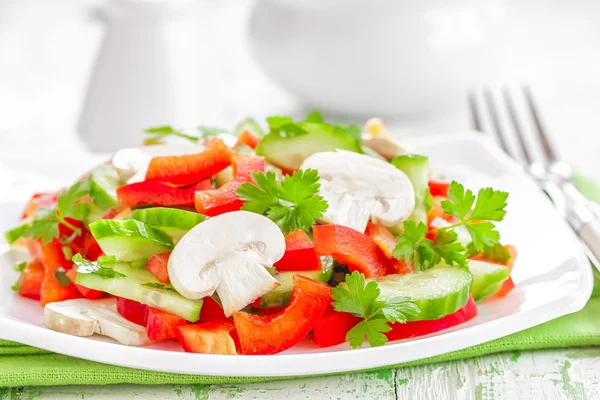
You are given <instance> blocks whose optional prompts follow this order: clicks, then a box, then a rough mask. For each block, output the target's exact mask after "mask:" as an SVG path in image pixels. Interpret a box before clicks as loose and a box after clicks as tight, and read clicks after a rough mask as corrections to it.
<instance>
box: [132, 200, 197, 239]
mask: <svg viewBox="0 0 600 400" xmlns="http://www.w3.org/2000/svg"><path fill="white" fill-rule="evenodd" d="M206 218H207V217H206V216H204V215H202V214H198V213H196V212H192V211H186V210H181V209H178V208H168V207H151V208H142V209H139V210H135V211H134V212H133V213H132V214H131V215H130V216H129V217H127V219H134V220H136V221H140V222H143V223H144V224H146V225H148V226H151V227H153V228H156V229H159V230H161V231H163V232H164V233H166V234H167V235H168V236H170V237H171V238H172V239H174V240H180V239H181V238H182V237H183V235H185V234H186V233H187V232H188V231H189V230H190V229H192V228H193V227H195V226H196V225H198V224H199V223H200V222H203V221H204V220H206Z"/></svg>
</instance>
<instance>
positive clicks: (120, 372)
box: [0, 180, 600, 387]
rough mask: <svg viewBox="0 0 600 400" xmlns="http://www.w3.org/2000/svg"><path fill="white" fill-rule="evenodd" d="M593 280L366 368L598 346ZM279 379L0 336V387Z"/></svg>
mask: <svg viewBox="0 0 600 400" xmlns="http://www.w3.org/2000/svg"><path fill="white" fill-rule="evenodd" d="M578 184H579V185H580V189H581V190H582V192H584V193H585V194H587V195H588V196H590V198H592V199H595V200H596V199H600V191H598V189H597V188H596V186H595V185H594V184H593V183H591V182H590V181H587V180H580V181H578ZM594 280H595V285H594V292H593V293H592V297H591V299H590V300H589V301H588V303H587V305H586V306H585V308H584V309H583V310H581V311H579V312H577V313H574V314H570V315H566V316H564V317H560V318H557V319H555V320H553V321H549V322H546V323H545V324H542V325H538V326H536V327H533V328H530V329H527V330H525V331H522V332H518V333H515V334H513V335H510V336H506V337H503V338H501V339H497V340H494V341H491V342H488V343H483V344H480V345H478V346H474V347H470V348H468V349H464V350H459V351H455V352H453V353H448V354H442V355H440V356H437V357H431V358H427V359H423V360H417V361H412V362H409V363H403V364H397V365H391V366H386V367H380V368H373V369H370V370H368V371H373V370H384V369H389V368H398V367H405V366H411V365H419V364H427V363H433V362H440V361H452V360H458V359H464V358H470V357H477V356H481V355H486V354H493V353H500V352H505V351H515V350H537V349H549V348H563V347H574V346H600V321H599V320H598V316H599V315H600V274H599V273H597V271H596V270H594ZM0 329H2V327H0ZM365 371H367V370H365ZM331 375H335V374H331ZM295 378H298V377H295ZM282 379H291V377H220V376H205V375H184V374H170V373H163V372H153V371H143V370H138V369H132V368H125V367H116V366H112V365H107V364H100V363H96V362H93V361H86V360H80V359H77V358H73V357H68V356H63V355H60V354H54V353H50V352H48V351H45V350H41V349H36V348H34V347H29V346H24V345H21V344H19V343H14V342H9V341H3V340H0V387H13V386H46V385H108V384H118V383H134V384H145V385H160V384H219V383H241V382H264V381H269V380H282Z"/></svg>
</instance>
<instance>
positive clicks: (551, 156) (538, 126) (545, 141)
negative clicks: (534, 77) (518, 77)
mask: <svg viewBox="0 0 600 400" xmlns="http://www.w3.org/2000/svg"><path fill="white" fill-rule="evenodd" d="M523 93H524V95H525V100H526V101H527V106H528V107H529V112H530V113H531V116H532V117H533V121H534V122H535V130H536V133H537V136H538V138H539V140H540V142H541V144H542V148H543V150H544V155H545V156H546V161H547V162H548V163H553V162H556V161H557V157H556V153H555V151H554V149H553V147H552V144H551V143H550V139H549V138H548V134H547V133H546V130H545V129H544V127H543V126H542V122H541V120H540V117H539V113H538V111H537V108H536V106H535V102H534V101H533V96H532V94H531V90H530V89H529V86H527V85H525V86H523Z"/></svg>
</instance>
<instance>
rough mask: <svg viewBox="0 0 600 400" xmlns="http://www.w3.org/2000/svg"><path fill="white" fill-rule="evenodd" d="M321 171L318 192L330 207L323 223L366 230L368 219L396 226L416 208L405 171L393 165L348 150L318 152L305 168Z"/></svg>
mask: <svg viewBox="0 0 600 400" xmlns="http://www.w3.org/2000/svg"><path fill="white" fill-rule="evenodd" d="M308 168H312V169H316V170H317V171H319V177H320V184H321V187H320V189H319V194H320V195H321V196H323V197H324V198H325V200H327V202H328V204H329V207H328V208H327V211H326V212H325V213H324V215H323V218H322V219H321V222H325V223H331V224H337V225H344V226H348V227H350V228H353V229H356V230H357V231H359V232H364V231H365V229H366V227H367V223H368V222H369V220H371V221H373V222H379V223H381V224H383V225H384V226H390V227H391V226H395V225H398V224H399V223H400V222H402V221H403V220H405V219H407V218H408V217H409V216H410V214H411V213H412V211H413V208H414V207H415V192H414V189H413V185H412V183H411V182H410V179H409V178H408V177H407V176H406V174H405V173H404V172H402V171H400V170H399V169H398V168H396V167H394V166H393V165H391V164H389V163H387V162H385V161H383V160H379V159H376V158H373V157H369V156H367V155H364V154H357V153H352V152H349V151H343V150H338V151H335V152H334V151H330V152H321V153H315V154H313V155H311V156H310V157H308V158H307V159H306V160H305V161H304V163H303V164H302V169H308Z"/></svg>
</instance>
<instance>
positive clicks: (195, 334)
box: [177, 319, 237, 354]
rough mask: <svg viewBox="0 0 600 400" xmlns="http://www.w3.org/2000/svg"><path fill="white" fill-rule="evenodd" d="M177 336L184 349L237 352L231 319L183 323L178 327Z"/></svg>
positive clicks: (206, 351) (220, 352) (202, 351)
mask: <svg viewBox="0 0 600 400" xmlns="http://www.w3.org/2000/svg"><path fill="white" fill-rule="evenodd" d="M177 338H178V339H179V343H181V347H183V350H185V351H187V352H190V353H203V354H237V351H236V348H235V347H236V346H235V340H234V324H233V322H231V320H230V319H220V320H215V321H209V322H204V323H202V324H190V325H182V326H180V327H178V328H177Z"/></svg>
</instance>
